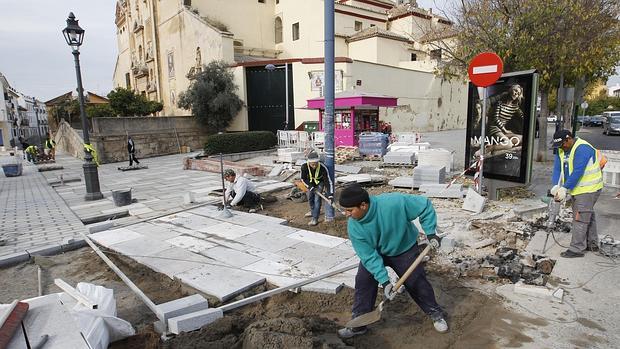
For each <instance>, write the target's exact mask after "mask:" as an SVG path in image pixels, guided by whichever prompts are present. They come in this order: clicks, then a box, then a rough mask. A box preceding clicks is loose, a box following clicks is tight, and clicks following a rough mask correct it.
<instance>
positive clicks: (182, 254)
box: [136, 247, 221, 279]
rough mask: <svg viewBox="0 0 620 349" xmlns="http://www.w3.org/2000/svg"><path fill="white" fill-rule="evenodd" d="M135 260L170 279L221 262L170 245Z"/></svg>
mask: <svg viewBox="0 0 620 349" xmlns="http://www.w3.org/2000/svg"><path fill="white" fill-rule="evenodd" d="M136 261H138V262H139V263H142V264H144V265H146V266H148V267H149V268H151V269H153V270H155V271H156V272H158V273H162V274H165V275H167V276H168V277H169V278H171V279H173V278H174V276H175V275H177V274H180V273H183V272H186V271H188V270H191V269H196V268H200V267H202V266H204V265H211V264H215V265H219V264H221V262H218V261H215V260H213V259H210V258H207V257H204V256H201V255H199V254H197V253H193V252H190V251H188V250H186V249H183V248H179V247H172V248H170V249H167V250H164V251H161V252H158V253H155V254H153V255H152V256H150V257H137V258H136Z"/></svg>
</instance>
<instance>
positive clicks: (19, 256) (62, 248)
mask: <svg viewBox="0 0 620 349" xmlns="http://www.w3.org/2000/svg"><path fill="white" fill-rule="evenodd" d="M64 242H66V243H64V244H59V245H47V246H40V247H37V248H33V249H27V250H24V252H16V253H12V254H10V255H8V256H4V257H0V268H8V267H11V266H14V265H17V264H20V263H23V262H27V261H29V260H30V258H32V257H33V256H53V255H57V254H60V253H63V252H68V251H72V250H77V249H78V248H82V247H84V246H86V245H87V244H86V241H84V239H79V240H78V239H65V240H64Z"/></svg>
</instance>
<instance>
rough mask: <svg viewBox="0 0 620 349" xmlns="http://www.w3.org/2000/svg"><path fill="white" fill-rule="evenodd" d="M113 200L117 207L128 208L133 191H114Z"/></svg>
mask: <svg viewBox="0 0 620 349" xmlns="http://www.w3.org/2000/svg"><path fill="white" fill-rule="evenodd" d="M112 199H113V200H114V205H116V206H127V205H129V204H131V189H122V190H112Z"/></svg>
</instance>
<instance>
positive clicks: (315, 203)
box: [308, 183, 335, 220]
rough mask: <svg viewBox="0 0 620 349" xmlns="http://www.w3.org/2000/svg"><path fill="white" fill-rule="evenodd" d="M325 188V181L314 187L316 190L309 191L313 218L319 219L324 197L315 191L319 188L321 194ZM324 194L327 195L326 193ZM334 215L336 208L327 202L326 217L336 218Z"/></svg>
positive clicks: (309, 202)
mask: <svg viewBox="0 0 620 349" xmlns="http://www.w3.org/2000/svg"><path fill="white" fill-rule="evenodd" d="M323 188H324V185H323V183H320V184H319V185H317V186H316V187H315V188H314V190H312V191H308V204H310V212H312V218H314V219H316V220H318V219H319V214H320V213H321V205H322V203H323V198H321V197H320V196H318V195H316V192H315V191H316V190H318V191H319V192H320V193H321V194H323ZM323 195H324V196H326V195H325V194H323ZM334 215H335V212H334V208H333V207H332V206H331V205H329V204H325V219H330V220H331V219H334Z"/></svg>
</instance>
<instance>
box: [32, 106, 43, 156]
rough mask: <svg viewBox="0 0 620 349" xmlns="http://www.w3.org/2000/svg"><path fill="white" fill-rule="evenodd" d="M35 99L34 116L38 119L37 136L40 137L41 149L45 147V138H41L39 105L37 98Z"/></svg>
mask: <svg viewBox="0 0 620 349" xmlns="http://www.w3.org/2000/svg"><path fill="white" fill-rule="evenodd" d="M33 100H34V104H33V105H34V117H35V118H36V119H37V136H38V137H39V150H41V149H43V140H42V139H41V126H39V105H38V104H37V99H36V98H33Z"/></svg>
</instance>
